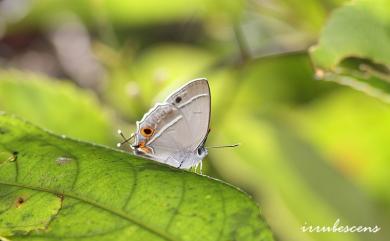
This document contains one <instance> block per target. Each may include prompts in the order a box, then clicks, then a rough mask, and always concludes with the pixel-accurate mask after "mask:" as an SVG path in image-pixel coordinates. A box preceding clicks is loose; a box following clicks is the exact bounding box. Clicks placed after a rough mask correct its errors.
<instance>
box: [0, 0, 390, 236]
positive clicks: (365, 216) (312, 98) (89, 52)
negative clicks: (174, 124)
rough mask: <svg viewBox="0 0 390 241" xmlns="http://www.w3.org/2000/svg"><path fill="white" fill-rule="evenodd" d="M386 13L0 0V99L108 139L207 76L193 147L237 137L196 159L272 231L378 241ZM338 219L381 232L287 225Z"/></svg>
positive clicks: (291, 2) (387, 59)
mask: <svg viewBox="0 0 390 241" xmlns="http://www.w3.org/2000/svg"><path fill="white" fill-rule="evenodd" d="M386 6H387V7H386ZM389 16H390V10H389V8H388V2H387V0H376V1H368V0H359V1H352V2H347V1H343V0H225V1H222V0H187V1H179V0H166V1H157V0H156V1H155V0H143V1H119V0H111V1H109V0H39V1H38V0H35V1H33V0H1V1H0V67H1V69H0V110H2V111H6V112H8V113H13V114H15V115H17V116H20V117H22V118H24V119H26V120H28V121H30V122H32V123H35V124H37V125H39V126H41V127H44V128H46V129H48V130H50V131H52V132H54V133H57V134H60V135H66V136H69V137H73V138H76V139H81V140H85V141H89V142H94V143H98V144H104V145H108V146H111V147H115V145H116V143H117V142H118V141H119V140H120V138H119V137H118V136H117V134H116V130H117V129H118V128H120V129H122V130H124V132H125V133H126V135H129V134H130V133H131V132H133V131H134V130H135V125H134V124H135V121H137V120H139V119H140V118H142V116H143V113H145V112H146V111H147V110H148V109H149V108H150V107H151V106H152V105H153V104H154V103H155V102H156V101H158V100H162V99H164V98H165V97H166V96H167V94H168V93H169V92H170V91H172V90H174V89H175V88H177V87H179V86H180V85H181V84H184V83H185V82H187V81H188V80H191V79H194V78H199V77H206V78H208V79H209V81H210V86H211V91H212V121H211V133H210V135H209V140H208V143H207V145H221V144H231V143H237V142H238V143H241V146H240V147H239V148H235V149H216V150H210V155H209V156H208V157H207V159H206V160H205V161H204V169H205V170H204V172H205V173H206V174H207V175H210V176H213V177H216V178H219V179H222V180H225V181H227V182H229V183H232V184H234V185H235V186H238V187H240V188H242V189H243V190H245V191H247V192H248V193H250V194H251V195H252V196H253V197H254V198H255V199H256V200H257V202H258V203H259V206H261V208H262V212H263V213H264V216H265V218H266V220H267V222H268V223H269V225H270V227H271V229H272V231H273V232H274V234H275V237H276V239H277V240H281V241H293V240H297V241H365V240H378V241H381V240H383V241H385V240H389V239H390V231H389V228H390V185H389V184H390V148H389V147H388V145H389V143H390V124H389V123H390V106H389V103H390V97H389V95H388V94H387V93H388V91H389V90H390V87H389V86H390V85H389V83H390V77H389V76H390V74H389V73H390V71H389V66H390V45H389V43H390V34H389V33H390V17H389ZM309 48H310V51H308V50H309ZM320 79H324V80H328V81H323V80H320ZM340 84H341V85H340ZM343 85H346V86H349V87H345V86H343ZM350 87H352V88H350ZM354 89H357V90H359V91H357V90H354ZM375 97H376V98H375ZM338 218H339V219H340V220H341V224H342V225H363V226H375V225H378V226H380V227H381V228H382V230H381V231H380V232H378V233H375V234H372V233H371V234H370V233H307V232H302V231H301V230H300V228H301V226H302V225H304V224H305V223H306V224H307V225H321V226H323V225H327V226H333V223H334V222H335V221H336V219H338Z"/></svg>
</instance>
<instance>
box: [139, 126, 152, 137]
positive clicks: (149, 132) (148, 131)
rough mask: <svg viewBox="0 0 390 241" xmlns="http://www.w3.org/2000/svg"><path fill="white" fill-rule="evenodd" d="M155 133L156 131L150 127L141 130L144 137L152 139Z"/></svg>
mask: <svg viewBox="0 0 390 241" xmlns="http://www.w3.org/2000/svg"><path fill="white" fill-rule="evenodd" d="M153 132H154V130H153V129H152V128H149V127H145V128H142V129H141V135H143V136H144V137H150V136H151V135H153Z"/></svg>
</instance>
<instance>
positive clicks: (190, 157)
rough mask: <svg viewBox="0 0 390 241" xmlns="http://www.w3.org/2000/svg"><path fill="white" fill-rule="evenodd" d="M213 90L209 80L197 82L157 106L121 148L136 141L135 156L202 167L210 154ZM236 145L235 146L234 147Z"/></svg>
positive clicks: (187, 166)
mask: <svg viewBox="0 0 390 241" xmlns="http://www.w3.org/2000/svg"><path fill="white" fill-rule="evenodd" d="M210 111H211V99H210V87H209V84H208V81H207V79H195V80H192V81H190V82H188V83H187V84H185V85H184V86H182V87H181V88H179V89H178V90H176V91H175V92H174V93H173V94H171V95H170V96H169V97H168V98H167V99H166V100H165V101H164V102H163V103H157V104H156V105H155V106H154V107H153V108H151V109H150V110H149V111H148V112H147V113H146V114H145V115H144V116H143V118H142V119H141V120H140V121H137V123H136V124H137V131H136V132H135V133H133V134H132V135H131V137H130V138H127V139H126V138H125V137H124V135H123V134H122V132H121V131H120V130H119V131H118V132H119V134H120V135H121V136H122V137H123V138H124V141H123V142H121V143H118V147H119V146H121V145H122V144H124V143H126V142H128V141H129V140H131V139H132V138H134V143H133V144H132V145H131V148H132V149H133V151H134V153H135V154H136V155H139V156H143V157H146V158H149V159H152V160H155V161H158V162H161V163H166V164H168V165H171V166H174V167H177V168H182V169H189V168H191V167H195V169H196V168H197V167H198V165H200V167H201V165H202V160H203V158H204V157H205V156H206V155H207V153H208V152H207V149H206V148H205V146H204V145H205V142H206V140H207V136H208V133H209V131H210V129H209V126H210ZM232 146H236V145H232Z"/></svg>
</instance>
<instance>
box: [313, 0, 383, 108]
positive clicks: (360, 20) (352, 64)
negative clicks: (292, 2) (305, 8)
mask: <svg viewBox="0 0 390 241" xmlns="http://www.w3.org/2000/svg"><path fill="white" fill-rule="evenodd" d="M389 33H390V8H389V7H388V1H387V0H376V1H370V0H358V1H351V2H350V3H349V4H347V5H345V6H343V7H341V8H339V9H337V10H336V11H334V12H333V14H332V15H331V17H330V19H329V21H328V23H327V24H326V26H325V28H324V29H323V32H322V34H321V37H320V39H319V43H318V44H317V45H316V46H314V47H313V48H311V50H310V52H311V57H312V60H313V63H314V65H315V68H316V69H317V72H316V74H317V76H318V77H319V78H323V79H325V80H329V81H335V82H338V83H340V84H342V85H347V86H350V87H353V88H355V89H357V90H360V91H363V92H365V93H367V94H369V95H372V96H375V97H378V98H380V99H382V100H384V101H386V102H389V103H390V85H389V81H390V48H389V47H388V43H389V42H390V34H389Z"/></svg>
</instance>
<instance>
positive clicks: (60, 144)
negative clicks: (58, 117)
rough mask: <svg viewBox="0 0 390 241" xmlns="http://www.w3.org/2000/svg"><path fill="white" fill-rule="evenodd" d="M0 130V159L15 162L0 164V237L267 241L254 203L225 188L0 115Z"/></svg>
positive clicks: (166, 167)
mask: <svg viewBox="0 0 390 241" xmlns="http://www.w3.org/2000/svg"><path fill="white" fill-rule="evenodd" d="M0 129H1V130H2V131H1V132H0V147H1V148H2V152H8V153H13V154H14V155H16V159H14V160H13V161H9V160H8V157H9V155H2V157H4V156H5V157H7V161H2V162H0V163H1V164H0V204H1V205H0V208H1V210H0V224H1V225H0V226H1V229H0V236H6V237H8V236H11V235H12V236H11V237H10V239H12V240H31V239H33V240H59V239H66V240H151V241H152V240H191V241H192V240H243V241H245V240H250V241H252V240H273V239H272V235H271V233H270V231H269V230H268V228H267V225H266V224H265V222H264V220H262V218H261V217H260V216H259V210H258V207H257V206H256V205H255V203H254V202H253V201H252V200H251V199H250V198H249V197H248V196H247V195H246V194H244V193H243V192H241V191H239V190H237V189H236V188H234V187H232V186H229V185H226V184H225V183H222V182H219V181H217V180H214V179H211V178H208V177H205V176H200V175H197V174H194V173H190V172H187V171H183V170H179V169H175V168H171V167H168V166H165V165H162V164H158V163H156V162H153V161H150V160H147V159H142V158H139V157H136V156H133V155H130V154H128V153H124V152H119V151H115V150H113V149H108V148H105V147H102V146H96V145H91V144H88V143H83V142H78V141H74V140H70V139H66V138H61V137H59V136H55V135H52V134H49V133H47V132H45V131H42V130H41V129H39V128H36V127H35V126H32V125H30V124H27V123H25V122H23V121H21V120H19V119H16V118H12V117H10V116H7V115H0ZM33 197H35V198H33ZM11 214H12V215H11ZM21 226H23V227H26V226H28V227H29V228H28V229H26V228H23V229H21V228H20V227H21Z"/></svg>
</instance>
